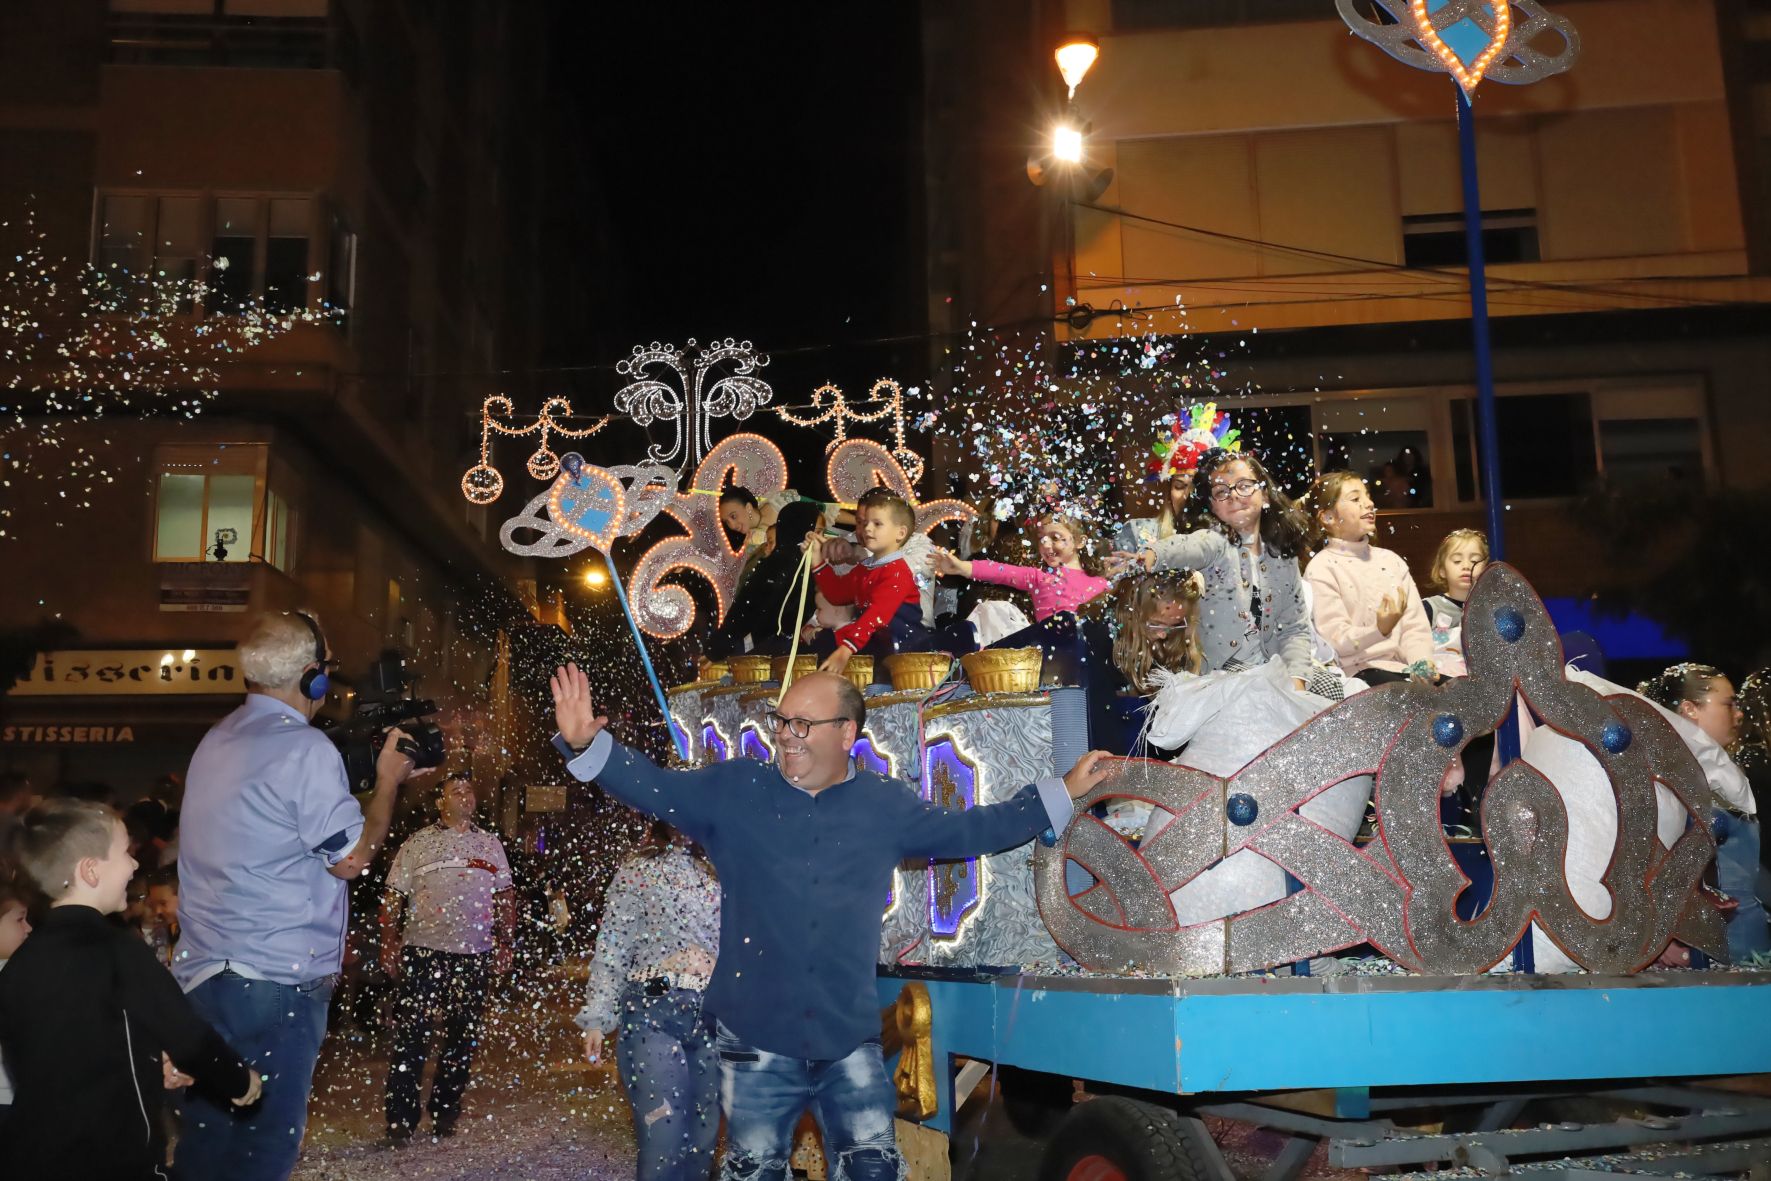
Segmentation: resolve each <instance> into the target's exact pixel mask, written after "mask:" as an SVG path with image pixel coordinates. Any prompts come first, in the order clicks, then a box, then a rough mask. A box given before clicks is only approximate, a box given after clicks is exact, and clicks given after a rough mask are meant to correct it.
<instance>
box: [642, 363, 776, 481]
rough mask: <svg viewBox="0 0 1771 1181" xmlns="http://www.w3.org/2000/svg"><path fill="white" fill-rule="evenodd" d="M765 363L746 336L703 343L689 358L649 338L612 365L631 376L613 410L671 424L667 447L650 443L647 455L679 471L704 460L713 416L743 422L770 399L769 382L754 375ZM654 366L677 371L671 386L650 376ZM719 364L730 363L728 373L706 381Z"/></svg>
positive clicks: (710, 442)
mask: <svg viewBox="0 0 1771 1181" xmlns="http://www.w3.org/2000/svg"><path fill="white" fill-rule="evenodd" d="M694 347H695V338H694V337H690V338H689V342H688V348H690V349H693V348H694ZM768 363H769V359H768V357H766V356H764V355H762V354H761V353H758V352H756V351H755V348H754V346H753V345H752V344H751V343H750V342H749V341H748V340H743V341H740V340H734V339H732V338H730V337H728V338H726V339H725V340H716V341H714V342H713V343H712V344H710V345H707V346H706V347H705V348H703V349H701V350H700V351H699V352H698V353H696V354H695V356H694V357H693V359H690V358H689V357H688V355H687V353H686V352H685V351H684V350H683V349H679V348H677V347H676V346H675V345H671V344H660V343H658V342H657V341H653V342H652V343H651V344H649V345H635V346H634V349H633V355H632V356H631V357H628V358H626V359H625V360H623V361H620V362H617V363H616V365H615V370H616V372H618V373H621V374H623V375H625V376H627V377H631V378H633V380H632V381H631V382H629V383H628V384H627V385H625V386H623V387H622V388H621V390H620V391H619V392H618V393H616V395H615V409H616V410H618V411H620V412H621V413H623V414H627V415H631V416H632V418H633V421H634V422H635V423H637V424H639V425H640V426H650V425H651V424H652V423H653V422H654V421H655V420H660V419H669V420H670V421H671V422H672V423H673V424H674V426H675V428H676V433H675V435H674V437H673V438H672V440H671V444H670V449H669V450H664V449H662V448H660V447H659V446H658V445H657V444H653V445H652V446H651V447H650V448H648V449H647V451H646V458H647V460H648V461H650V462H652V463H657V464H667V465H671V466H673V467H674V468H675V470H676V471H677V473H678V474H679V475H680V474H681V473H682V471H683V469H685V468H687V467H688V466H689V465H691V464H694V465H699V464H701V463H702V462H703V461H704V460H705V459H706V458H707V455H708V453H709V451H710V450H711V449H712V446H713V439H712V431H713V423H712V420H713V419H715V418H731V419H733V420H735V421H738V422H743V421H744V420H745V419H747V418H749V417H750V416H751V415H752V414H755V413H756V411H757V410H758V409H759V408H761V407H763V406H766V405H768V403H769V402H770V401H771V400H772V399H773V398H774V396H775V391H774V390H773V389H771V388H770V387H769V384H768V383H767V382H765V381H763V380H762V379H761V378H759V377H757V376H755V374H756V372H757V370H759V369H761V368H763V367H764V366H765V365H767V364H768ZM659 366H663V367H664V368H665V369H668V370H670V371H671V372H674V373H675V374H676V378H677V383H676V384H675V385H671V384H670V383H668V382H665V381H661V380H659V379H658V378H656V377H653V376H650V374H651V373H652V371H653V370H655V369H656V368H657V367H659ZM722 366H729V367H730V368H731V370H732V372H730V373H728V374H726V375H725V376H723V377H720V378H718V380H716V381H714V382H713V384H712V385H708V384H707V379H708V377H709V376H710V375H712V374H715V373H717V372H718V371H719V370H720V368H721V367H722Z"/></svg>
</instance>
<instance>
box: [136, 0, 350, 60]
mask: <svg viewBox="0 0 1771 1181" xmlns="http://www.w3.org/2000/svg"><path fill="white" fill-rule="evenodd" d="M106 33H107V46H106V54H105V60H106V61H107V62H110V63H111V64H113V65H130V66H233V67H236V68H248V69H283V70H324V69H331V68H333V67H334V66H335V65H336V64H337V61H336V52H335V50H336V42H335V39H334V37H333V27H332V22H331V21H329V20H328V19H326V18H325V17H268V16H251V17H247V16H214V15H201V16H183V15H172V14H159V13H138V12H113V13H111V14H110V17H109V20H108V22H107V25H106Z"/></svg>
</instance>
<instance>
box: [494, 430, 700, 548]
mask: <svg viewBox="0 0 1771 1181" xmlns="http://www.w3.org/2000/svg"><path fill="white" fill-rule="evenodd" d="M560 463H561V469H562V470H561V471H560V473H559V475H558V476H556V477H555V478H554V482H553V484H552V485H551V486H550V487H548V488H547V489H546V490H545V491H543V492H541V493H540V494H538V495H537V496H535V497H534V498H533V499H531V500H530V501H529V503H528V504H526V505H524V506H523V510H522V511H521V512H519V513H518V514H517V515H516V516H514V517H511V518H510V519H509V520H507V521H505V522H504V524H503V525H502V526H501V527H500V528H499V530H498V540H499V543H500V544H501V545H503V546H504V548H505V549H507V550H509V551H510V552H511V553H513V554H520V555H521V556H523V557H528V558H569V557H571V556H572V555H573V554H576V553H579V552H581V551H583V550H586V549H595V550H597V551H598V552H600V553H607V552H608V548H609V546H610V544H612V543H613V541H614V539H615V538H617V537H631V536H633V535H634V534H635V533H638V532H639V531H640V530H641V529H644V528H645V527H646V526H647V525H648V524H650V523H651V520H652V518H653V517H655V516H657V515H658V514H659V513H660V512H661V511H663V509H664V506H665V504H666V502H668V501H669V500H670V498H671V497H672V496H674V495H675V494H676V488H675V484H674V482H673V481H674V479H675V476H674V474H673V473H672V472H671V471H670V469H669V468H661V467H658V466H656V465H654V464H641V465H638V466H633V465H628V464H623V465H621V466H618V467H612V468H600V467H593V466H591V465H589V464H586V463H585V462H584V459H583V457H582V456H580V455H579V454H578V453H577V452H575V451H568V452H567V453H566V455H565V456H564V458H562V459H561V461H560ZM470 499H471V498H470ZM529 534H533V540H526V539H525V536H526V535H529ZM520 535H522V536H520Z"/></svg>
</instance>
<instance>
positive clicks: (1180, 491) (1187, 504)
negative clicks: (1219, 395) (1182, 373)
mask: <svg viewBox="0 0 1771 1181" xmlns="http://www.w3.org/2000/svg"><path fill="white" fill-rule="evenodd" d="M1239 434H1240V432H1239V431H1237V430H1235V429H1234V428H1233V427H1231V426H1230V416H1229V415H1228V414H1227V413H1225V412H1224V411H1222V410H1219V409H1218V407H1217V403H1216V402H1208V403H1206V404H1204V405H1195V406H1192V407H1190V408H1189V409H1187V410H1186V411H1183V412H1182V413H1181V414H1180V415H1178V416H1176V418H1175V420H1174V421H1173V422H1171V423H1170V424H1169V437H1168V438H1165V439H1161V440H1159V441H1158V442H1157V443H1156V445H1155V446H1154V447H1152V448H1151V449H1150V450H1151V455H1152V456H1153V458H1152V459H1151V461H1150V472H1149V477H1148V481H1149V482H1150V483H1152V484H1155V485H1157V486H1158V487H1159V489H1160V495H1161V498H1162V500H1161V505H1160V507H1158V509H1157V511H1156V515H1155V516H1153V517H1137V518H1134V519H1132V520H1130V521H1127V522H1126V523H1125V524H1124V525H1121V526H1120V527H1119V532H1118V533H1116V534H1114V536H1113V544H1114V546H1115V548H1117V549H1120V550H1125V551H1127V552H1136V551H1138V550H1141V549H1143V548H1145V547H1146V546H1149V545H1153V544H1155V543H1156V542H1158V541H1161V540H1162V539H1163V538H1166V537H1173V536H1174V535H1175V534H1177V533H1187V532H1190V531H1191V530H1192V528H1193V522H1194V508H1195V502H1194V501H1193V483H1194V478H1195V476H1196V475H1197V473H1198V470H1199V460H1200V457H1201V456H1203V455H1204V454H1205V453H1206V452H1207V451H1210V450H1212V449H1213V448H1216V447H1228V448H1235V447H1237V446H1239V444H1238V443H1237V442H1236V439H1237V436H1238V435H1239Z"/></svg>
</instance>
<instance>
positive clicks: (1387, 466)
mask: <svg viewBox="0 0 1771 1181" xmlns="http://www.w3.org/2000/svg"><path fill="white" fill-rule="evenodd" d="M1428 413H1429V406H1428V403H1427V401H1426V399H1424V398H1398V399H1394V400H1388V399H1377V398H1357V399H1347V400H1343V401H1335V402H1324V403H1323V404H1321V405H1320V406H1318V407H1317V408H1316V437H1317V439H1318V440H1320V442H1321V446H1322V470H1323V471H1325V472H1327V471H1350V472H1353V473H1354V474H1356V475H1358V476H1360V477H1361V478H1362V479H1364V480H1365V482H1366V484H1368V485H1369V486H1370V488H1371V499H1372V500H1373V501H1375V502H1376V503H1377V507H1378V508H1380V509H1399V508H1432V507H1433V474H1432V471H1431V469H1430V467H1429V459H1428V457H1429V456H1431V455H1432V453H1433V452H1432V447H1431V445H1430V435H1429V433H1428V429H1427V425H1428V424H1427V418H1428Z"/></svg>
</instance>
